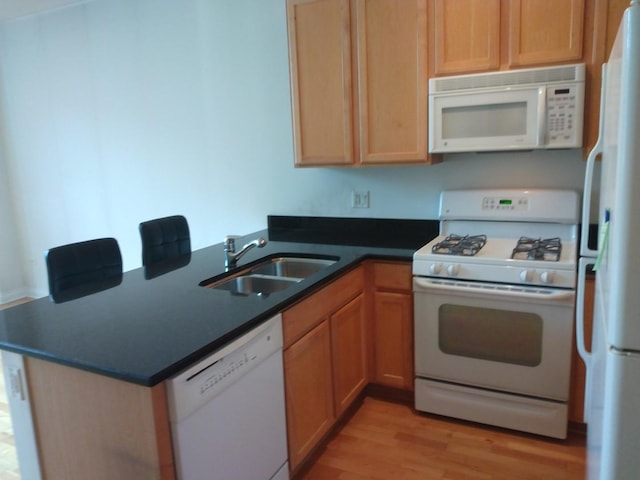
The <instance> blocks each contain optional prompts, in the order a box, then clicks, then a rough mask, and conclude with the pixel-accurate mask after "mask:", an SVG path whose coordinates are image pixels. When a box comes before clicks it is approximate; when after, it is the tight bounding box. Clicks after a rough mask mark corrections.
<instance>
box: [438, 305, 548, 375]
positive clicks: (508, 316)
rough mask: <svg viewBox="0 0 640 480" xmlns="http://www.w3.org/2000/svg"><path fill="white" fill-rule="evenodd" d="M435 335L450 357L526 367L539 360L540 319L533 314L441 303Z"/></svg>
mask: <svg viewBox="0 0 640 480" xmlns="http://www.w3.org/2000/svg"><path fill="white" fill-rule="evenodd" d="M438 335H439V345H440V350H442V351H443V352H444V353H448V354H450V355H459V356H463V357H471V358H479V359H482V360H493V361H496V362H502V363H512V364H515V365H525V366H530V367H535V366H536V365H539V364H540V360H541V358H542V318H541V317H540V316H539V315H536V314H535V313H529V312H518V311H511V310H497V309H493V308H481V307H469V306H465V305H451V304H443V305H441V306H440V309H439V315H438Z"/></svg>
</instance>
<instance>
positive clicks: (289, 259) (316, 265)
mask: <svg viewBox="0 0 640 480" xmlns="http://www.w3.org/2000/svg"><path fill="white" fill-rule="evenodd" d="M337 261H338V258H337V257H328V256H321V257H301V256H285V255H284V254H280V255H272V256H270V257H267V258H265V259H263V260H261V261H259V262H257V263H255V264H253V265H249V266H247V268H245V269H241V270H239V271H237V272H232V273H228V274H225V275H224V276H222V277H214V278H213V279H209V280H205V281H203V282H201V283H200V286H203V287H207V288H213V289H216V290H226V291H229V292H231V293H232V294H235V295H252V294H255V295H265V296H266V295H269V294H270V293H274V292H279V291H281V290H285V289H286V288H288V287H290V286H291V285H294V284H296V283H298V282H301V281H302V280H304V279H305V278H307V277H310V276H311V275H313V274H314V273H317V272H319V271H321V270H324V269H325V268H327V267H329V266H331V265H333V264H334V263H336V262H337Z"/></svg>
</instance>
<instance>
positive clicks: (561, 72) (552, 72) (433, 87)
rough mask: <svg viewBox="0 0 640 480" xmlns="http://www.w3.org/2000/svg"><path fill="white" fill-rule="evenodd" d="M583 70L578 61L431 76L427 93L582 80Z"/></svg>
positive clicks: (583, 67) (582, 65)
mask: <svg viewBox="0 0 640 480" xmlns="http://www.w3.org/2000/svg"><path fill="white" fill-rule="evenodd" d="M584 70H585V66H584V64H583V63H580V64H576V65H564V66H561V67H548V68H531V69H527V70H511V71H508V72H496V73H480V74H475V75H459V76H455V77H441V78H432V79H430V80H429V93H445V92H454V91H460V90H474V89H482V88H496V87H498V88H499V87H510V86H526V85H535V84H552V83H557V82H584V76H585V73H584Z"/></svg>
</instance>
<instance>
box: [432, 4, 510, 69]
mask: <svg viewBox="0 0 640 480" xmlns="http://www.w3.org/2000/svg"><path fill="white" fill-rule="evenodd" d="M433 9H434V10H433V14H432V16H433V25H434V26H433V29H434V38H435V45H434V49H433V50H434V54H435V58H434V73H435V74H436V75H453V74H460V73H472V72H479V71H487V70H496V69H498V68H499V66H500V0H434V1H433Z"/></svg>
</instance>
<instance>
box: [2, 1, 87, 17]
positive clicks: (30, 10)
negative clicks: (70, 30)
mask: <svg viewBox="0 0 640 480" xmlns="http://www.w3.org/2000/svg"><path fill="white" fill-rule="evenodd" d="M84 1H86V0H0V22H2V21H4V20H9V19H12V18H17V17H22V16H25V15H31V14H34V13H39V12H43V11H45V10H51V9H54V8H60V7H64V6H67V5H72V4H74V3H82V2H84Z"/></svg>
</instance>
